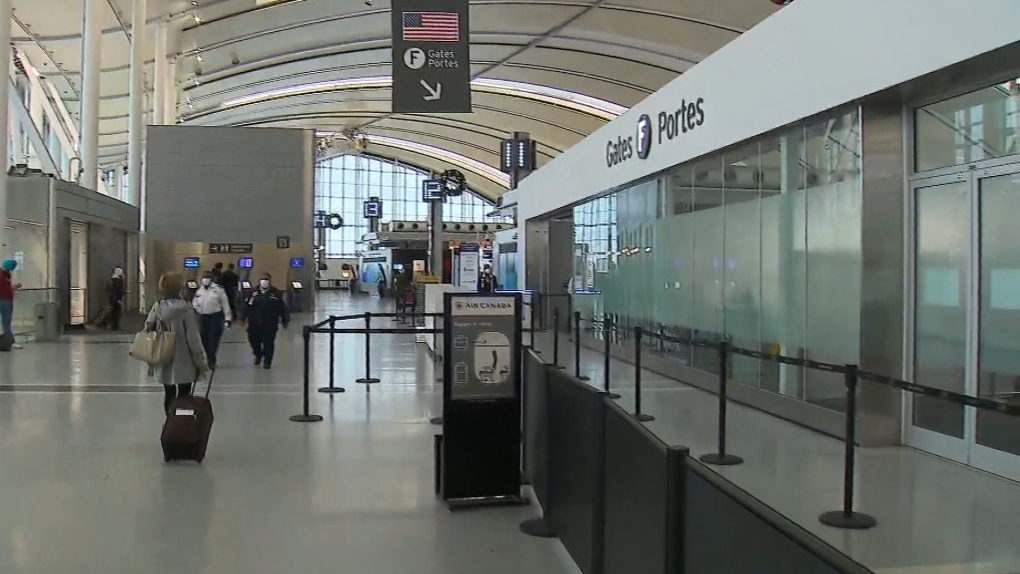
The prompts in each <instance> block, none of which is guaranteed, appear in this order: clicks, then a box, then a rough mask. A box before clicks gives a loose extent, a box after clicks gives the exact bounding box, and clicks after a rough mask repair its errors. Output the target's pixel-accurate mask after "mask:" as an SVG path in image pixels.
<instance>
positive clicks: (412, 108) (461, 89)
mask: <svg viewBox="0 0 1020 574" xmlns="http://www.w3.org/2000/svg"><path fill="white" fill-rule="evenodd" d="M392 22H393V56H392V59H393V90H392V91H393V95H392V105H393V108H392V109H393V111H394V112H396V113H470V112H471V50H470V42H469V37H468V30H469V28H468V0H393V3H392Z"/></svg>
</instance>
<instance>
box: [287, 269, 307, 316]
mask: <svg viewBox="0 0 1020 574" xmlns="http://www.w3.org/2000/svg"><path fill="white" fill-rule="evenodd" d="M304 266H305V259H304V257H292V258H291V260H290V265H288V266H287V291H288V293H287V294H288V295H289V297H287V302H288V305H289V306H290V312H291V313H300V312H301V307H302V305H303V304H304V301H303V299H304V294H303V293H304V290H305V286H304V285H302V284H301V281H300V280H299V279H298V276H299V275H300V273H301V270H302V269H304Z"/></svg>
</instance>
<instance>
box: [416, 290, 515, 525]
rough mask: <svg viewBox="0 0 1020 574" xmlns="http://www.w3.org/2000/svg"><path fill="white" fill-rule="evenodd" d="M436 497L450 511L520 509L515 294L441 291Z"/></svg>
mask: <svg viewBox="0 0 1020 574" xmlns="http://www.w3.org/2000/svg"><path fill="white" fill-rule="evenodd" d="M444 304H445V307H444V309H445V314H444V317H443V319H444V322H445V324H444V330H443V345H444V353H445V358H446V360H445V361H444V362H443V436H442V440H441V442H440V444H441V447H440V448H439V452H437V455H438V456H437V461H436V464H439V465H440V467H439V468H438V469H437V471H438V477H439V485H438V486H439V492H440V495H441V496H442V498H443V500H444V501H445V502H446V504H447V506H449V508H450V509H451V510H455V509H458V508H466V507H472V506H496V505H512V504H523V499H522V498H521V372H520V365H521V295H520V293H494V294H491V293H446V294H445V296H444Z"/></svg>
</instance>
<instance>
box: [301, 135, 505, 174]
mask: <svg viewBox="0 0 1020 574" xmlns="http://www.w3.org/2000/svg"><path fill="white" fill-rule="evenodd" d="M336 134H337V132H316V134H315V135H316V136H319V137H329V136H334V135H336ZM365 138H366V139H367V140H368V144H369V145H372V144H375V145H382V146H386V147H392V148H396V149H402V150H404V151H409V152H413V153H417V154H420V155H423V156H426V157H429V158H433V159H436V160H439V161H442V162H446V163H448V164H451V165H453V166H454V167H457V168H460V169H462V170H464V171H470V172H472V173H475V174H478V175H480V176H482V177H484V178H485V179H488V180H489V181H491V182H493V183H497V184H499V185H502V186H503V187H509V186H510V177H509V176H508V175H507V174H505V173H503V172H501V171H499V170H498V169H496V168H494V167H492V166H490V165H487V164H484V163H482V162H480V161H478V160H475V159H471V158H469V157H467V156H464V155H461V154H459V153H455V152H452V151H449V150H445V149H440V148H437V147H435V146H431V145H428V144H423V143H418V142H414V141H410V140H405V139H400V138H394V137H388V136H376V135H366V136H365Z"/></svg>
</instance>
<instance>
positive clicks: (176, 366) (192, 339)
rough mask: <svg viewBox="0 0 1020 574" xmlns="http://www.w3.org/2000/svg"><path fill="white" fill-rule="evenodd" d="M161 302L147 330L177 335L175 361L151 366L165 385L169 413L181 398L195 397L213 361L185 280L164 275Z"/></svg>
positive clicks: (173, 274)
mask: <svg viewBox="0 0 1020 574" xmlns="http://www.w3.org/2000/svg"><path fill="white" fill-rule="evenodd" d="M158 287H159V294H160V300H159V301H158V302H156V303H155V304H154V305H153V306H152V309H150V310H149V316H148V317H147V318H146V319H145V331H146V332H152V331H155V330H157V326H158V325H160V324H161V325H162V329H163V330H165V331H169V332H170V333H173V337H174V351H173V358H172V359H171V360H170V361H169V362H168V363H166V364H162V365H154V366H152V367H150V374H151V375H153V377H154V378H155V380H156V381H157V382H159V383H161V384H162V385H163V389H164V390H165V396H164V398H163V410H164V411H166V412H167V413H168V414H169V412H170V406H171V405H172V404H173V402H174V399H176V398H177V397H186V396H189V395H190V394H191V390H192V385H193V384H194V383H195V381H196V379H198V377H199V375H201V374H203V373H208V372H209V371H210V369H209V362H208V360H207V359H206V356H205V350H204V349H203V347H202V339H201V337H200V335H199V325H198V315H197V313H195V310H194V309H193V308H192V306H191V304H189V303H188V302H187V301H185V300H184V297H183V292H184V277H183V276H182V275H181V274H180V273H164V274H163V275H162V276H161V277H160V278H159V284H158Z"/></svg>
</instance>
